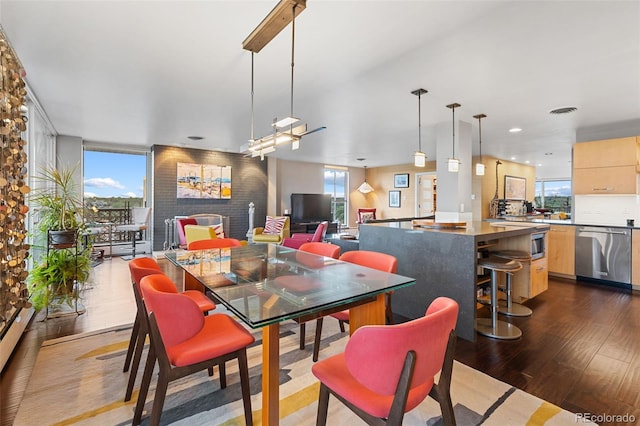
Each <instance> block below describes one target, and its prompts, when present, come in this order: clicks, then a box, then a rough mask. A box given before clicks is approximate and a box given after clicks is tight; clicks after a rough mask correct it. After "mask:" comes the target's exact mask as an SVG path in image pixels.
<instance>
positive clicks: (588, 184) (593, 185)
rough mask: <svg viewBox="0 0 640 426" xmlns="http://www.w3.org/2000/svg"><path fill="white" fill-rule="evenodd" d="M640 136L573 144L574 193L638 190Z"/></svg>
mask: <svg viewBox="0 0 640 426" xmlns="http://www.w3.org/2000/svg"><path fill="white" fill-rule="evenodd" d="M639 161H640V137H635V136H634V137H628V138H621V139H609V140H603V141H593V142H580V143H577V144H575V145H574V146H573V193H574V194H576V195H587V194H588V195H592V194H638V193H639V189H640V185H639V180H638V178H639V175H638V164H639Z"/></svg>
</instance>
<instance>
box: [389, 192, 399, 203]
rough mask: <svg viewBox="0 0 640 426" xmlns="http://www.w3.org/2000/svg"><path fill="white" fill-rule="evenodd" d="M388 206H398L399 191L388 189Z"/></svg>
mask: <svg viewBox="0 0 640 426" xmlns="http://www.w3.org/2000/svg"><path fill="white" fill-rule="evenodd" d="M389 207H400V191H389Z"/></svg>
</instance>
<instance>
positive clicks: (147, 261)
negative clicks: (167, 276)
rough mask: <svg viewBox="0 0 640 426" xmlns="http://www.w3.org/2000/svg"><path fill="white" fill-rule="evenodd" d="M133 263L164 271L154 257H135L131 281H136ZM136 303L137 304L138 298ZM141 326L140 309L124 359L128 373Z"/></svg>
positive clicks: (158, 271) (141, 266) (130, 265)
mask: <svg viewBox="0 0 640 426" xmlns="http://www.w3.org/2000/svg"><path fill="white" fill-rule="evenodd" d="M132 265H133V266H135V267H139V268H144V269H145V270H147V269H148V273H153V271H156V272H157V273H160V274H161V273H162V269H160V265H158V262H156V261H155V260H153V259H152V258H150V257H139V258H135V259H132V260H131V261H130V262H129V272H130V274H131V283H135V282H136V280H135V278H134V275H133V270H132ZM133 290H134V296H135V291H136V289H135V288H134V289H133ZM136 305H137V299H136ZM139 328H140V310H138V312H137V313H136V318H135V320H134V321H133V328H132V329H131V338H130V339H129V347H128V348H127V355H126V357H125V360H124V369H123V370H122V372H123V373H126V372H127V371H129V366H130V365H131V358H132V356H133V351H134V349H135V343H136V340H137V337H138V329H139Z"/></svg>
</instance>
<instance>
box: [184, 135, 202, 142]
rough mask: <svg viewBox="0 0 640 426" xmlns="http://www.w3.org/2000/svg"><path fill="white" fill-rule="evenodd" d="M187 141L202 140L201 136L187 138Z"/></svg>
mask: <svg viewBox="0 0 640 426" xmlns="http://www.w3.org/2000/svg"><path fill="white" fill-rule="evenodd" d="M187 139H191V140H192V141H201V140H202V139H204V138H203V137H202V136H187Z"/></svg>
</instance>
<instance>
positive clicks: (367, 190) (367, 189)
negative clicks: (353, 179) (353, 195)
mask: <svg viewBox="0 0 640 426" xmlns="http://www.w3.org/2000/svg"><path fill="white" fill-rule="evenodd" d="M358 191H360V192H362V193H363V194H368V193H370V192H373V187H372V186H371V185H369V184H368V183H367V181H366V180H365V181H364V182H362V185H360V186H359V187H358Z"/></svg>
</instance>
